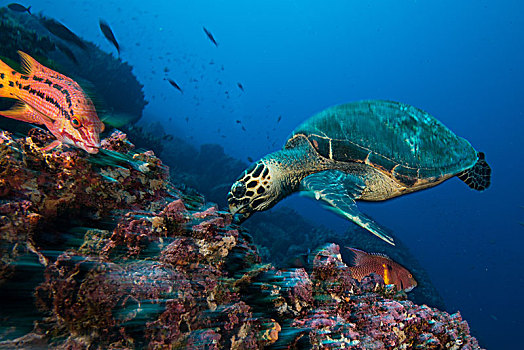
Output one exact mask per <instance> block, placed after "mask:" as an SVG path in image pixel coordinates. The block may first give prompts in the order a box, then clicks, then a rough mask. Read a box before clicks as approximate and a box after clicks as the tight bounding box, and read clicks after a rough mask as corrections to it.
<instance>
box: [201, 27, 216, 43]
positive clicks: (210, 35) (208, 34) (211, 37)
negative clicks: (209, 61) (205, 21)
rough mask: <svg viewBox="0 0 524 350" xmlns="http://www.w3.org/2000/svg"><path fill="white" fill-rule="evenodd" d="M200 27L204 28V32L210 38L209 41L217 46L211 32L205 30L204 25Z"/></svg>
mask: <svg viewBox="0 0 524 350" xmlns="http://www.w3.org/2000/svg"><path fill="white" fill-rule="evenodd" d="M202 29H204V33H206V35H207V37H208V38H209V40H211V42H212V43H213V44H215V46H216V47H218V43H217V41H216V40H215V38H214V37H213V34H211V32H210V31H209V30H207V29H206V27H202Z"/></svg>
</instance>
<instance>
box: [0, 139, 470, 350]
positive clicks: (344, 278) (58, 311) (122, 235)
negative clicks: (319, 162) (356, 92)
mask: <svg viewBox="0 0 524 350" xmlns="http://www.w3.org/2000/svg"><path fill="white" fill-rule="evenodd" d="M46 137H49V135H48V134H47V133H41V132H34V133H32V134H31V136H30V137H27V138H20V139H16V138H13V137H12V135H9V134H8V133H2V134H1V136H0V140H2V142H1V143H0V152H2V154H3V155H4V156H3V157H2V158H1V162H2V168H0V169H2V173H1V174H0V175H1V176H0V180H1V181H4V182H3V183H5V184H7V185H6V186H4V188H5V190H3V191H2V197H1V200H2V202H1V203H2V208H3V209H2V210H3V211H2V212H1V214H0V215H2V217H1V218H2V223H3V225H4V226H3V229H5V230H6V232H8V234H7V235H2V237H1V239H2V244H1V245H0V246H1V247H2V249H4V248H5V252H11V253H10V254H11V255H10V257H9V258H8V259H6V262H5V264H4V265H3V267H4V271H7V268H8V267H12V268H18V265H17V264H16V261H17V259H18V258H19V255H16V254H15V253H14V252H17V251H18V250H20V249H22V250H23V249H25V250H26V251H29V252H30V253H27V254H35V255H36V256H38V258H39V259H40V263H41V264H42V269H41V271H40V273H41V274H42V279H41V281H39V282H38V283H36V284H35V285H34V296H35V298H36V306H37V307H38V308H39V310H41V312H42V314H43V316H41V317H35V318H34V319H33V320H32V321H33V322H34V328H33V330H32V331H31V332H29V333H28V334H26V335H24V336H21V337H18V338H16V339H13V337H11V338H10V337H9V336H8V335H5V336H4V335H3V334H4V333H5V332H4V333H0V336H1V337H2V339H3V341H2V342H0V348H1V347H4V348H12V347H31V346H34V347H37V346H40V347H54V348H75V349H88V348H95V349H105V348H136V349H141V348H150V349H162V348H191V349H229V348H233V349H260V348H271V347H273V348H319V349H320V348H348V349H367V348H370V347H372V348H375V349H388V348H389V349H395V348H396V349H402V348H420V349H427V348H435V349H437V348H449V349H459V348H463V349H478V348H479V345H478V343H477V341H476V339H475V338H473V337H471V335H470V333H469V329H468V325H467V323H466V322H465V321H464V320H462V318H461V317H460V314H458V313H457V314H453V315H450V314H448V313H445V312H441V311H439V310H437V309H434V308H429V307H427V306H420V305H417V304H414V303H413V302H411V301H408V300H406V296H405V294H404V293H402V292H400V293H399V292H397V291H396V290H395V289H394V287H392V286H387V285H384V283H383V282H382V280H381V279H379V278H378V276H374V275H372V276H370V277H367V278H365V279H363V281H362V282H361V283H359V282H357V281H356V280H354V279H353V278H352V277H351V273H350V270H349V268H348V267H347V265H346V264H345V263H344V262H343V260H342V257H341V254H340V248H339V246H338V245H336V244H327V245H324V246H321V247H320V248H319V249H317V250H315V251H313V252H312V253H311V254H310V256H309V257H308V259H307V266H305V267H304V268H288V269H285V268H281V269H276V268H275V267H274V266H272V265H270V264H261V259H260V256H259V254H258V252H257V250H256V247H255V246H254V244H253V243H252V241H251V237H250V236H249V235H248V234H247V232H246V231H245V229H243V228H241V227H239V226H236V225H234V224H233V223H232V216H231V214H230V213H228V212H223V211H220V210H219V209H218V208H217V207H216V206H214V205H212V204H209V203H206V201H205V199H204V198H203V197H201V196H198V195H194V194H192V195H189V194H187V193H184V192H182V191H180V190H177V189H176V188H173V187H172V185H171V184H170V183H169V182H168V181H167V176H168V171H167V169H166V168H165V167H164V166H163V165H162V163H161V161H160V160H159V159H158V158H156V157H155V156H154V155H153V154H151V152H141V153H132V152H133V151H130V150H131V149H132V147H131V146H130V144H129V143H128V142H129V141H128V140H127V139H126V138H125V136H124V135H123V134H121V133H115V134H113V136H112V138H111V139H109V140H105V141H104V142H103V144H104V147H107V149H106V150H104V151H101V152H100V154H99V155H96V156H92V155H87V154H85V152H82V151H80V150H76V149H60V148H59V149H56V150H55V151H53V152H41V151H39V150H38V149H37V148H36V147H35V146H38V144H40V143H45V142H46V141H47V140H46ZM119 151H122V153H120V152H119ZM126 152H127V153H126ZM3 169H6V170H5V171H3ZM87 188H90V189H91V190H89V191H88V194H87V195H86V189H87ZM65 219H67V220H65ZM64 222H67V223H68V224H67V225H65V224H64ZM3 231H4V230H3ZM50 234H51V235H52V237H51V238H49V237H47V236H48V235H50ZM15 246H16V247H18V248H16V249H15ZM21 247H22V248H21ZM24 247H25V248H24ZM5 276H6V277H5V278H4V287H8V286H9V283H11V282H12V280H11V279H9V278H8V276H7V275H5ZM7 302H8V301H7V300H1V301H0V310H2V307H1V306H2V305H1V304H2V303H7ZM26 304H27V305H20V308H23V307H33V305H32V300H27V303H26ZM0 312H1V311H0Z"/></svg>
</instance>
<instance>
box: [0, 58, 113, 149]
mask: <svg viewBox="0 0 524 350" xmlns="http://www.w3.org/2000/svg"><path fill="white" fill-rule="evenodd" d="M18 54H19V55H20V58H21V61H22V69H23V73H19V72H17V71H15V70H14V69H12V68H11V67H9V66H8V65H7V64H5V63H4V62H2V61H1V60H0V97H8V98H12V99H16V100H18V102H17V103H16V104H15V105H14V106H13V107H12V108H11V109H9V110H6V111H0V115H3V116H4V117H7V118H12V119H16V120H21V121H24V122H28V123H34V124H41V125H42V124H43V125H45V126H46V127H47V128H48V129H49V131H50V132H51V133H52V134H53V135H54V136H55V137H56V138H57V140H56V141H53V142H52V143H51V144H50V145H48V146H46V147H44V148H43V149H44V150H50V149H53V148H54V147H56V146H58V145H60V144H61V143H65V144H69V145H73V146H76V147H79V148H81V149H83V150H85V151H86V152H89V153H97V152H98V149H99V148H100V137H99V134H100V133H101V132H102V131H103V130H104V124H103V123H102V122H101V121H100V119H98V115H97V114H96V110H95V106H94V105H93V102H92V101H91V100H90V99H89V97H88V96H87V95H86V93H85V92H84V91H83V90H82V88H81V87H80V85H78V84H77V83H76V82H75V81H74V80H72V79H71V78H68V77H66V76H65V75H62V74H60V73H58V72H55V71H54V70H51V69H49V68H47V67H45V66H43V65H41V64H40V63H38V62H37V61H36V60H35V59H34V58H32V57H31V56H29V55H28V54H26V53H24V52H21V51H18Z"/></svg>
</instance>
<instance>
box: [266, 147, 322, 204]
mask: <svg viewBox="0 0 524 350" xmlns="http://www.w3.org/2000/svg"><path fill="white" fill-rule="evenodd" d="M263 160H264V161H265V162H266V163H267V164H270V165H271V167H272V168H273V169H274V170H273V171H274V173H275V175H276V176H278V180H279V181H280V183H281V184H282V187H281V191H282V192H281V195H282V197H281V198H283V197H286V196H288V195H290V194H291V193H293V192H296V191H298V189H299V186H300V181H302V179H303V178H305V177H306V176H308V175H311V174H313V173H315V172H317V171H319V170H321V169H320V167H321V164H320V163H319V159H318V156H317V155H316V153H315V152H312V151H310V146H309V145H308V144H305V145H301V146H300V147H294V148H288V149H282V150H279V151H276V152H273V153H270V154H268V155H267V156H266V157H264V158H263Z"/></svg>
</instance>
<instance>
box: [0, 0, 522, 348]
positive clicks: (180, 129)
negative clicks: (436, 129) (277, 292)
mask: <svg viewBox="0 0 524 350" xmlns="http://www.w3.org/2000/svg"><path fill="white" fill-rule="evenodd" d="M8 3H9V2H7V1H2V2H0V5H2V6H3V5H7V4H8ZM21 3H23V4H24V5H27V6H29V5H32V8H31V10H32V12H33V13H38V12H40V11H41V12H42V13H43V14H44V15H49V16H51V17H54V18H56V19H58V20H60V21H61V22H62V23H64V24H65V25H66V26H68V27H69V28H70V29H71V30H72V31H74V32H75V33H76V34H78V35H79V36H81V37H82V38H84V39H86V40H90V41H93V42H95V43H98V44H99V45H100V47H101V48H102V49H103V50H105V51H107V52H114V53H115V55H116V51H115V49H114V48H113V47H112V46H111V45H110V43H108V42H107V41H106V40H105V38H104V37H103V35H102V33H101V32H100V30H99V27H98V21H99V18H102V19H104V20H106V21H107V22H108V23H109V24H110V26H111V28H112V29H113V32H114V33H115V36H116V38H117V40H118V41H119V43H120V45H121V51H122V52H121V58H122V60H124V61H127V62H129V64H130V65H132V66H133V67H134V73H135V74H136V76H137V77H138V80H139V81H140V82H141V83H143V84H144V85H145V87H144V90H145V93H146V99H147V100H148V101H149V105H148V106H147V107H146V109H145V111H144V115H143V117H142V119H141V123H144V124H147V123H151V122H155V121H158V122H160V123H161V125H162V126H163V128H164V129H165V131H166V132H167V133H172V134H174V135H175V136H178V137H181V138H183V139H186V140H187V141H188V142H190V143H192V144H193V145H195V146H198V145H200V144H205V143H218V144H220V145H222V146H223V147H224V149H225V151H226V153H228V154H229V155H231V156H234V157H236V158H239V159H242V160H244V161H247V158H248V157H251V158H253V159H255V160H256V159H258V158H259V157H262V156H264V155H265V154H267V153H269V152H272V151H274V150H277V149H278V148H280V147H282V145H283V144H284V142H285V140H286V138H287V136H288V135H289V134H290V133H291V131H292V130H293V129H294V128H295V127H296V126H297V125H298V124H300V123H301V122H302V121H303V120H305V119H306V118H308V117H309V116H311V115H313V114H314V113H316V112H318V111H320V110H322V109H324V108H326V107H328V106H331V105H335V104H339V103H345V102H350V101H356V100H361V99H389V100H397V101H401V102H405V103H408V104H411V105H414V106H416V107H419V108H421V109H423V110H426V111H427V112H429V113H431V114H432V115H434V116H435V117H436V118H437V119H439V120H440V121H442V122H443V123H444V124H445V125H446V126H448V127H449V128H450V129H451V130H452V131H454V132H455V133H456V134H457V135H459V136H462V137H464V138H466V139H467V140H469V141H470V142H471V144H472V145H473V146H474V147H475V148H476V149H477V150H479V151H483V152H485V153H486V159H487V161H488V163H489V164H490V166H491V167H492V169H493V174H492V186H491V188H489V189H488V190H487V191H485V192H483V193H479V192H476V191H473V190H470V189H469V188H468V187H467V186H466V185H465V184H463V183H462V182H461V181H460V180H458V179H456V178H455V179H451V180H450V181H447V182H445V183H444V184H441V185H439V186H437V187H435V188H432V189H430V190H427V191H422V192H418V193H414V194H410V195H407V196H404V197H401V198H397V199H394V200H391V201H387V202H383V203H375V204H365V203H364V204H363V203H360V204H359V207H360V208H361V209H362V211H363V212H365V213H367V214H369V215H371V216H372V217H374V218H375V219H376V220H377V221H378V222H379V223H380V224H382V225H384V226H385V227H388V228H390V229H391V230H393V232H394V235H395V236H396V237H399V238H400V239H401V240H402V241H403V242H404V243H405V244H406V245H407V246H408V247H409V249H410V250H411V252H412V253H413V254H414V255H415V256H416V258H417V259H418V260H419V261H420V263H421V264H422V266H423V267H424V268H425V269H426V270H427V272H428V273H429V275H430V277H431V279H432V281H433V283H434V285H435V286H436V288H437V289H438V291H439V292H440V294H441V295H442V297H443V298H444V301H445V303H446V306H447V311H449V312H456V311H457V310H458V311H460V312H461V314H462V316H463V317H464V319H466V320H467V321H468V323H469V325H470V327H471V329H472V333H473V334H474V335H475V336H476V337H477V338H478V340H479V342H480V344H481V345H482V346H483V347H486V348H488V349H516V348H518V346H519V345H518V344H522V341H521V336H522V335H521V333H522V329H523V328H524V321H523V317H524V306H523V302H522V297H523V296H524V277H523V273H522V263H523V257H524V254H523V253H522V246H523V243H524V236H523V234H524V186H523V183H522V178H523V175H522V173H523V171H524V165H523V161H524V152H523V149H524V137H523V133H524V122H523V118H524V89H523V81H524V68H523V62H524V20H523V18H524V3H523V2H522V1H518V0H512V1H510V0H499V1H481V0H475V1H473V0H469V1H465V0H464V1H463V0H460V1H456V0H455V1H451V0H439V1H421V0H419V1H416V0H410V1H350V0H346V1H342V0H340V1H309V0H296V1H286V0H264V1H238V0H235V1H233V0H230V1H218V0H215V1H213V0H208V1H203V0H191V1H177V0H173V1H165V0H164V1H160V0H151V1H138V0H126V1H124V0H121V1H110V0H108V1H79V0H76V1H75V0H68V1H65V0H57V1H51V0H38V1H32V2H29V1H27V2H21ZM203 26H205V27H206V28H207V29H209V30H210V31H211V32H212V33H213V35H214V37H215V39H216V40H217V42H218V47H215V46H214V45H213V44H212V43H211V42H210V41H209V40H208V38H207V37H206V35H205V34H204V32H203V30H202V27H203ZM164 78H170V79H173V80H175V81H176V82H177V83H178V85H180V87H181V88H182V89H183V91H184V93H183V94H181V93H180V92H179V91H177V90H175V89H174V88H173V87H172V86H170V84H169V83H168V82H167V81H165V80H164ZM107 79H111V77H110V76H108V77H107ZM238 82H240V83H241V84H242V85H243V87H244V89H245V91H244V92H243V91H241V90H240V89H239V88H238V86H237V83H238ZM226 91H227V93H226ZM279 116H281V121H280V122H277V120H278V119H279ZM237 121H240V122H237ZM242 127H244V129H245V130H244V129H243V128H242ZM131 141H132V140H131ZM234 180H235V179H231V183H232V182H233V181H234ZM197 190H198V188H197ZM279 205H285V206H291V207H293V208H296V210H297V211H298V212H299V213H300V214H302V215H304V216H305V217H308V218H309V219H310V220H311V221H314V222H315V223H321V224H323V225H324V226H326V227H328V228H331V229H333V230H337V231H339V232H344V231H346V229H347V228H348V227H349V226H350V225H353V224H352V223H350V222H348V221H345V220H342V219H339V218H338V217H335V216H334V215H333V214H330V213H328V212H327V211H325V210H324V209H322V208H321V207H320V206H319V205H318V204H317V203H314V202H312V201H310V200H308V199H305V198H302V197H300V196H293V197H291V198H289V199H286V200H284V201H283V202H282V203H281V204H279ZM370 239H372V238H371V236H370ZM311 248H312V249H313V248H315V247H311Z"/></svg>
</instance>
